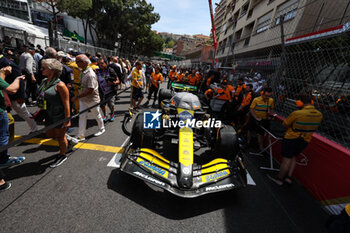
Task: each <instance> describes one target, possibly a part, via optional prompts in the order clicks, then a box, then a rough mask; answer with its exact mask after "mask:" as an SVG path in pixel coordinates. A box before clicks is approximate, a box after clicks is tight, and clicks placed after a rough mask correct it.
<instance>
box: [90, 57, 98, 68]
mask: <svg viewBox="0 0 350 233" xmlns="http://www.w3.org/2000/svg"><path fill="white" fill-rule="evenodd" d="M90 61H91V63H90V65H89V66H90V67H91V68H92V69H93V71H96V70H98V69H99V67H98V64H97V63H98V59H97V57H91V59H90Z"/></svg>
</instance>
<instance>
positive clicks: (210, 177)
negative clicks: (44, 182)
mask: <svg viewBox="0 0 350 233" xmlns="http://www.w3.org/2000/svg"><path fill="white" fill-rule="evenodd" d="M225 176H228V173H227V171H221V172H217V173H215V174H210V175H206V176H205V181H206V182H209V181H213V180H217V179H219V178H222V177H225Z"/></svg>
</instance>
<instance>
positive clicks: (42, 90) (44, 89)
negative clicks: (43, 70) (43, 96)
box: [41, 79, 56, 93]
mask: <svg viewBox="0 0 350 233" xmlns="http://www.w3.org/2000/svg"><path fill="white" fill-rule="evenodd" d="M55 81H56V80H55V79H52V80H51V81H50V82H49V83H48V82H47V81H46V85H43V88H42V89H41V92H42V93H44V92H45V91H46V88H49V87H51V85H52V84H53V83H54V82H55Z"/></svg>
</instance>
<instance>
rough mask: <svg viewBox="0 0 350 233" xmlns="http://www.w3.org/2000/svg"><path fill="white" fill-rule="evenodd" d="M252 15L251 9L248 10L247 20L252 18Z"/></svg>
mask: <svg viewBox="0 0 350 233" xmlns="http://www.w3.org/2000/svg"><path fill="white" fill-rule="evenodd" d="M252 15H253V9H250V10H249V12H248V16H247V19H249V18H250V17H252Z"/></svg>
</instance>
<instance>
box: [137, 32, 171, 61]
mask: <svg viewBox="0 0 350 233" xmlns="http://www.w3.org/2000/svg"><path fill="white" fill-rule="evenodd" d="M137 44H138V45H139V47H140V51H139V52H140V54H141V55H144V56H148V57H151V56H152V55H153V53H154V52H159V51H162V50H163V44H164V40H163V38H162V37H161V36H160V35H158V34H156V33H155V32H153V31H151V30H150V31H149V32H148V35H147V36H146V37H143V38H139V40H138V41H137Z"/></svg>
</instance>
